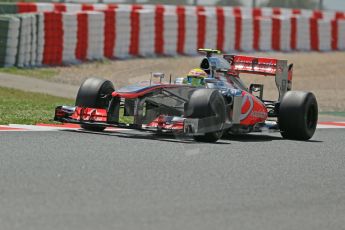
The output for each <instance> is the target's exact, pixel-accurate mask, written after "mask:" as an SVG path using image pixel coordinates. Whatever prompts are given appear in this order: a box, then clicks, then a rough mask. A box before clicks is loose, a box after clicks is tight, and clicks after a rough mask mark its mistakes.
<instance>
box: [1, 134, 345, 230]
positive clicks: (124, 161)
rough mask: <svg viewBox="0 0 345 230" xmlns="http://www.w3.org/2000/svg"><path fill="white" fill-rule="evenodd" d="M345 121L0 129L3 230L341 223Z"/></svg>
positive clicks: (329, 226)
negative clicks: (162, 128)
mask: <svg viewBox="0 0 345 230" xmlns="http://www.w3.org/2000/svg"><path fill="white" fill-rule="evenodd" d="M344 143H345V129H321V130H318V131H317V133H316V135H315V136H314V138H313V139H312V140H311V141H309V142H299V141H289V140H283V139H281V138H280V136H279V134H260V135H248V136H242V137H236V138H235V137H232V139H231V140H228V139H225V140H221V141H220V142H219V143H217V144H200V143H195V142H193V141H191V140H189V139H177V140H176V139H174V138H168V137H157V136H155V135H151V134H146V133H141V132H127V133H126V132H121V133H117V132H108V133H104V134H95V133H84V132H80V131H72V130H71V131H55V132H54V131H49V132H2V133H0V228H1V229H34V230H40V229H42V230H43V229H44V230H49V229H131V230H133V229H160V230H162V229H198V230H200V229H241V230H242V229H255V230H257V229H264V230H267V229H274V230H277V229H287V230H291V229H312V230H315V229H322V230H324V229H337V230H338V229H344V228H345V227H344V226H345V144H344Z"/></svg>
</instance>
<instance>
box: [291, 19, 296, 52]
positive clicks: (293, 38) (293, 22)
mask: <svg viewBox="0 0 345 230" xmlns="http://www.w3.org/2000/svg"><path fill="white" fill-rule="evenodd" d="M290 36H291V38H290V47H291V49H292V50H296V49H297V18H296V17H292V18H291V32H290Z"/></svg>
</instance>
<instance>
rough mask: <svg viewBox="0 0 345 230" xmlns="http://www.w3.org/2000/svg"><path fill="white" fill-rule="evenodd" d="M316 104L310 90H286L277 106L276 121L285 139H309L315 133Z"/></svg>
mask: <svg viewBox="0 0 345 230" xmlns="http://www.w3.org/2000/svg"><path fill="white" fill-rule="evenodd" d="M317 120H318V105H317V101H316V98H315V96H314V94H313V93H311V92H300V91H289V92H287V93H286V94H285V95H284V97H283V99H282V101H281V103H280V108H279V116H278V123H279V128H280V132H281V135H282V136H283V137H284V138H286V139H293V140H309V139H310V138H311V137H312V136H313V135H314V133H315V130H316V125H317Z"/></svg>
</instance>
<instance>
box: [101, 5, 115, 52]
mask: <svg viewBox="0 0 345 230" xmlns="http://www.w3.org/2000/svg"><path fill="white" fill-rule="evenodd" d="M104 16H105V24H104V52H103V53H104V56H105V57H107V58H112V57H114V56H115V54H114V47H115V38H116V30H115V26H116V12H115V11H114V10H106V11H104Z"/></svg>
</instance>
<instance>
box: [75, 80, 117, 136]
mask: <svg viewBox="0 0 345 230" xmlns="http://www.w3.org/2000/svg"><path fill="white" fill-rule="evenodd" d="M114 91H115V88H114V85H113V83H112V82H111V81H108V80H104V79H99V78H88V79H86V80H85V81H84V82H83V83H82V84H81V86H80V88H79V91H78V94H77V98H76V102H75V105H76V106H80V107H89V108H99V109H107V108H108V106H109V102H110V99H111V98H110V97H107V96H108V95H110V94H111V93H112V92H114ZM81 127H82V128H83V129H86V130H90V131H97V132H101V131H103V130H104V129H105V127H103V126H96V125H81Z"/></svg>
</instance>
